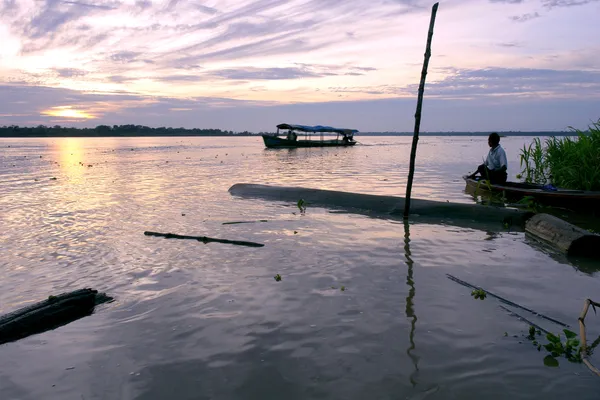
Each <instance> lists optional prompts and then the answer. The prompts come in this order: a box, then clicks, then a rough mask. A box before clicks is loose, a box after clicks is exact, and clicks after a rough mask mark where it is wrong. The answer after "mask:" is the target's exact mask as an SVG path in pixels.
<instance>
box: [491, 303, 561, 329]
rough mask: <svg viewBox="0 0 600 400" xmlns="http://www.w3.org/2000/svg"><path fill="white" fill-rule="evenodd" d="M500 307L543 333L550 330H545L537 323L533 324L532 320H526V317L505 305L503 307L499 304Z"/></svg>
mask: <svg viewBox="0 0 600 400" xmlns="http://www.w3.org/2000/svg"><path fill="white" fill-rule="evenodd" d="M500 308H501V309H503V310H505V311H508V312H509V313H510V315H512V316H515V317H517V318H520V319H522V320H523V321H525V322H527V323H528V324H529V325H531V326H533V327H535V328H536V329H539V330H540V331H542V332H544V333H550V332H548V331H547V330H545V329H544V328H542V327H541V326H539V325H537V324H534V323H533V322H531V321H530V320H528V319H527V318H525V317H524V316H522V315H519V314H517V313H516V312H514V311H513V310H511V309H508V308H506V307H504V306H500Z"/></svg>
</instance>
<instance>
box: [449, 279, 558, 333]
mask: <svg viewBox="0 0 600 400" xmlns="http://www.w3.org/2000/svg"><path fill="white" fill-rule="evenodd" d="M446 276H447V277H448V278H449V279H451V280H453V281H454V282H456V283H460V284H461V285H463V286H466V287H469V288H472V289H481V290H483V291H484V292H486V293H487V294H489V295H490V296H492V297H495V298H497V299H498V300H500V301H501V302H503V303H505V304H508V305H509V306H513V307H517V308H520V309H521V310H525V311H528V312H530V313H532V314H534V315H537V316H538V317H541V318H544V319H547V320H548V321H552V322H554V323H555V324H558V325H561V326H564V327H566V328H568V327H569V325H568V324H565V323H564V322H560V321H558V320H556V319H554V318H550V317H547V316H545V315H544V314H540V313H539V312H536V311H533V310H531V309H529V308H527V307H523V306H522V305H520V304H517V303H514V302H512V301H510V300H507V299H505V298H504V297H500V296H498V295H496V294H494V293H492V292H490V291H488V290H485V289H483V288H480V287H478V286H475V285H471V284H470V283H469V282H465V281H463V280H461V279H458V278H457V277H455V276H452V275H450V274H446Z"/></svg>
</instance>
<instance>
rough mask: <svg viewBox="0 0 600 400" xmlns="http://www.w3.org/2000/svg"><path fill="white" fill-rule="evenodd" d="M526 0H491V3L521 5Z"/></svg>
mask: <svg viewBox="0 0 600 400" xmlns="http://www.w3.org/2000/svg"><path fill="white" fill-rule="evenodd" d="M524 1H525V0H490V3H506V4H520V3H523V2H524Z"/></svg>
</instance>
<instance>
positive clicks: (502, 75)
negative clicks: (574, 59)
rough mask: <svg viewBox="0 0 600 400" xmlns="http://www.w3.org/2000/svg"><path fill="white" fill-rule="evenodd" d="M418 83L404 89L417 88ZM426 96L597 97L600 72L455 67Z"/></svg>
mask: <svg viewBox="0 0 600 400" xmlns="http://www.w3.org/2000/svg"><path fill="white" fill-rule="evenodd" d="M416 88H417V85H409V86H407V89H412V90H413V91H414V90H416ZM425 92H426V94H427V95H434V96H441V97H456V96H459V97H460V96H463V97H478V96H501V95H514V96H523V95H526V96H542V95H543V96H548V97H555V98H558V97H572V98H577V97H581V96H588V97H589V98H596V99H600V71H582V70H579V71H577V70H573V71H572V70H553V69H535V68H485V69H458V70H456V71H455V72H454V73H453V74H451V75H450V76H448V77H446V78H444V79H442V80H440V81H437V82H432V83H427V84H426V87H425Z"/></svg>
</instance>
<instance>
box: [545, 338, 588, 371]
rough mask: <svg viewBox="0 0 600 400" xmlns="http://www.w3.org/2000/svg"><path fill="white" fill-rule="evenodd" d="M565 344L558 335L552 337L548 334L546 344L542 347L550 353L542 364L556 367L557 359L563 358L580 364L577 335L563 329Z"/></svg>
mask: <svg viewBox="0 0 600 400" xmlns="http://www.w3.org/2000/svg"><path fill="white" fill-rule="evenodd" d="M563 332H564V334H565V338H566V339H567V340H566V341H565V342H562V341H561V338H560V334H558V335H554V334H553V333H548V334H547V335H546V339H548V343H547V344H545V345H544V346H543V347H544V348H545V349H546V350H547V351H548V352H549V353H550V354H549V355H548V356H546V357H545V358H544V364H545V365H548V366H558V360H556V358H557V357H560V356H565V358H566V359H567V360H569V361H571V362H581V361H582V358H581V346H580V345H579V339H577V334H576V333H575V332H572V331H570V330H568V329H563Z"/></svg>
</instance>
